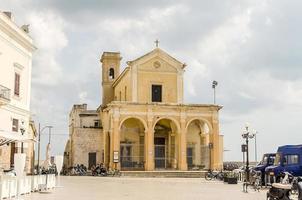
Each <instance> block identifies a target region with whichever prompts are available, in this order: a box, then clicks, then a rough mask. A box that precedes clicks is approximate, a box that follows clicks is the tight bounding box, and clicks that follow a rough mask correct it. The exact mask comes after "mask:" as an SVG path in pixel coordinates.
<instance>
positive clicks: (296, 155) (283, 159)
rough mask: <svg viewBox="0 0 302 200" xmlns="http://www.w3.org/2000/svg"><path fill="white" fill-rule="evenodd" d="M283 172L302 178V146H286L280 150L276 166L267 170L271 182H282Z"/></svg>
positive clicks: (275, 162)
mask: <svg viewBox="0 0 302 200" xmlns="http://www.w3.org/2000/svg"><path fill="white" fill-rule="evenodd" d="M281 172H289V173H291V174H292V175H293V176H302V145H285V146H280V147H279V148H278V151H277V154H276V158H275V161H274V165H272V166H269V167H267V168H266V169H265V173H266V175H267V176H268V177H269V180H272V179H273V180H275V181H276V182H278V181H279V180H280V174H281Z"/></svg>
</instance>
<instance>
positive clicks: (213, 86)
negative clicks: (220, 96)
mask: <svg viewBox="0 0 302 200" xmlns="http://www.w3.org/2000/svg"><path fill="white" fill-rule="evenodd" d="M217 85H218V82H217V81H213V82H212V88H213V90H214V96H213V100H214V104H216V87H217Z"/></svg>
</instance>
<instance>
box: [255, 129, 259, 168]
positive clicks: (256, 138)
mask: <svg viewBox="0 0 302 200" xmlns="http://www.w3.org/2000/svg"><path fill="white" fill-rule="evenodd" d="M257 134H258V132H257V131H255V161H256V163H257V162H258V159H257Z"/></svg>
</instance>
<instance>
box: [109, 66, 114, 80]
mask: <svg viewBox="0 0 302 200" xmlns="http://www.w3.org/2000/svg"><path fill="white" fill-rule="evenodd" d="M109 78H110V79H114V69H113V68H110V69H109Z"/></svg>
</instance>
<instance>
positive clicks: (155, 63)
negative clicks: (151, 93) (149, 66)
mask: <svg viewBox="0 0 302 200" xmlns="http://www.w3.org/2000/svg"><path fill="white" fill-rule="evenodd" d="M153 66H154V67H155V68H159V67H160V66H161V64H160V62H159V61H155V62H154V63H153Z"/></svg>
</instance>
